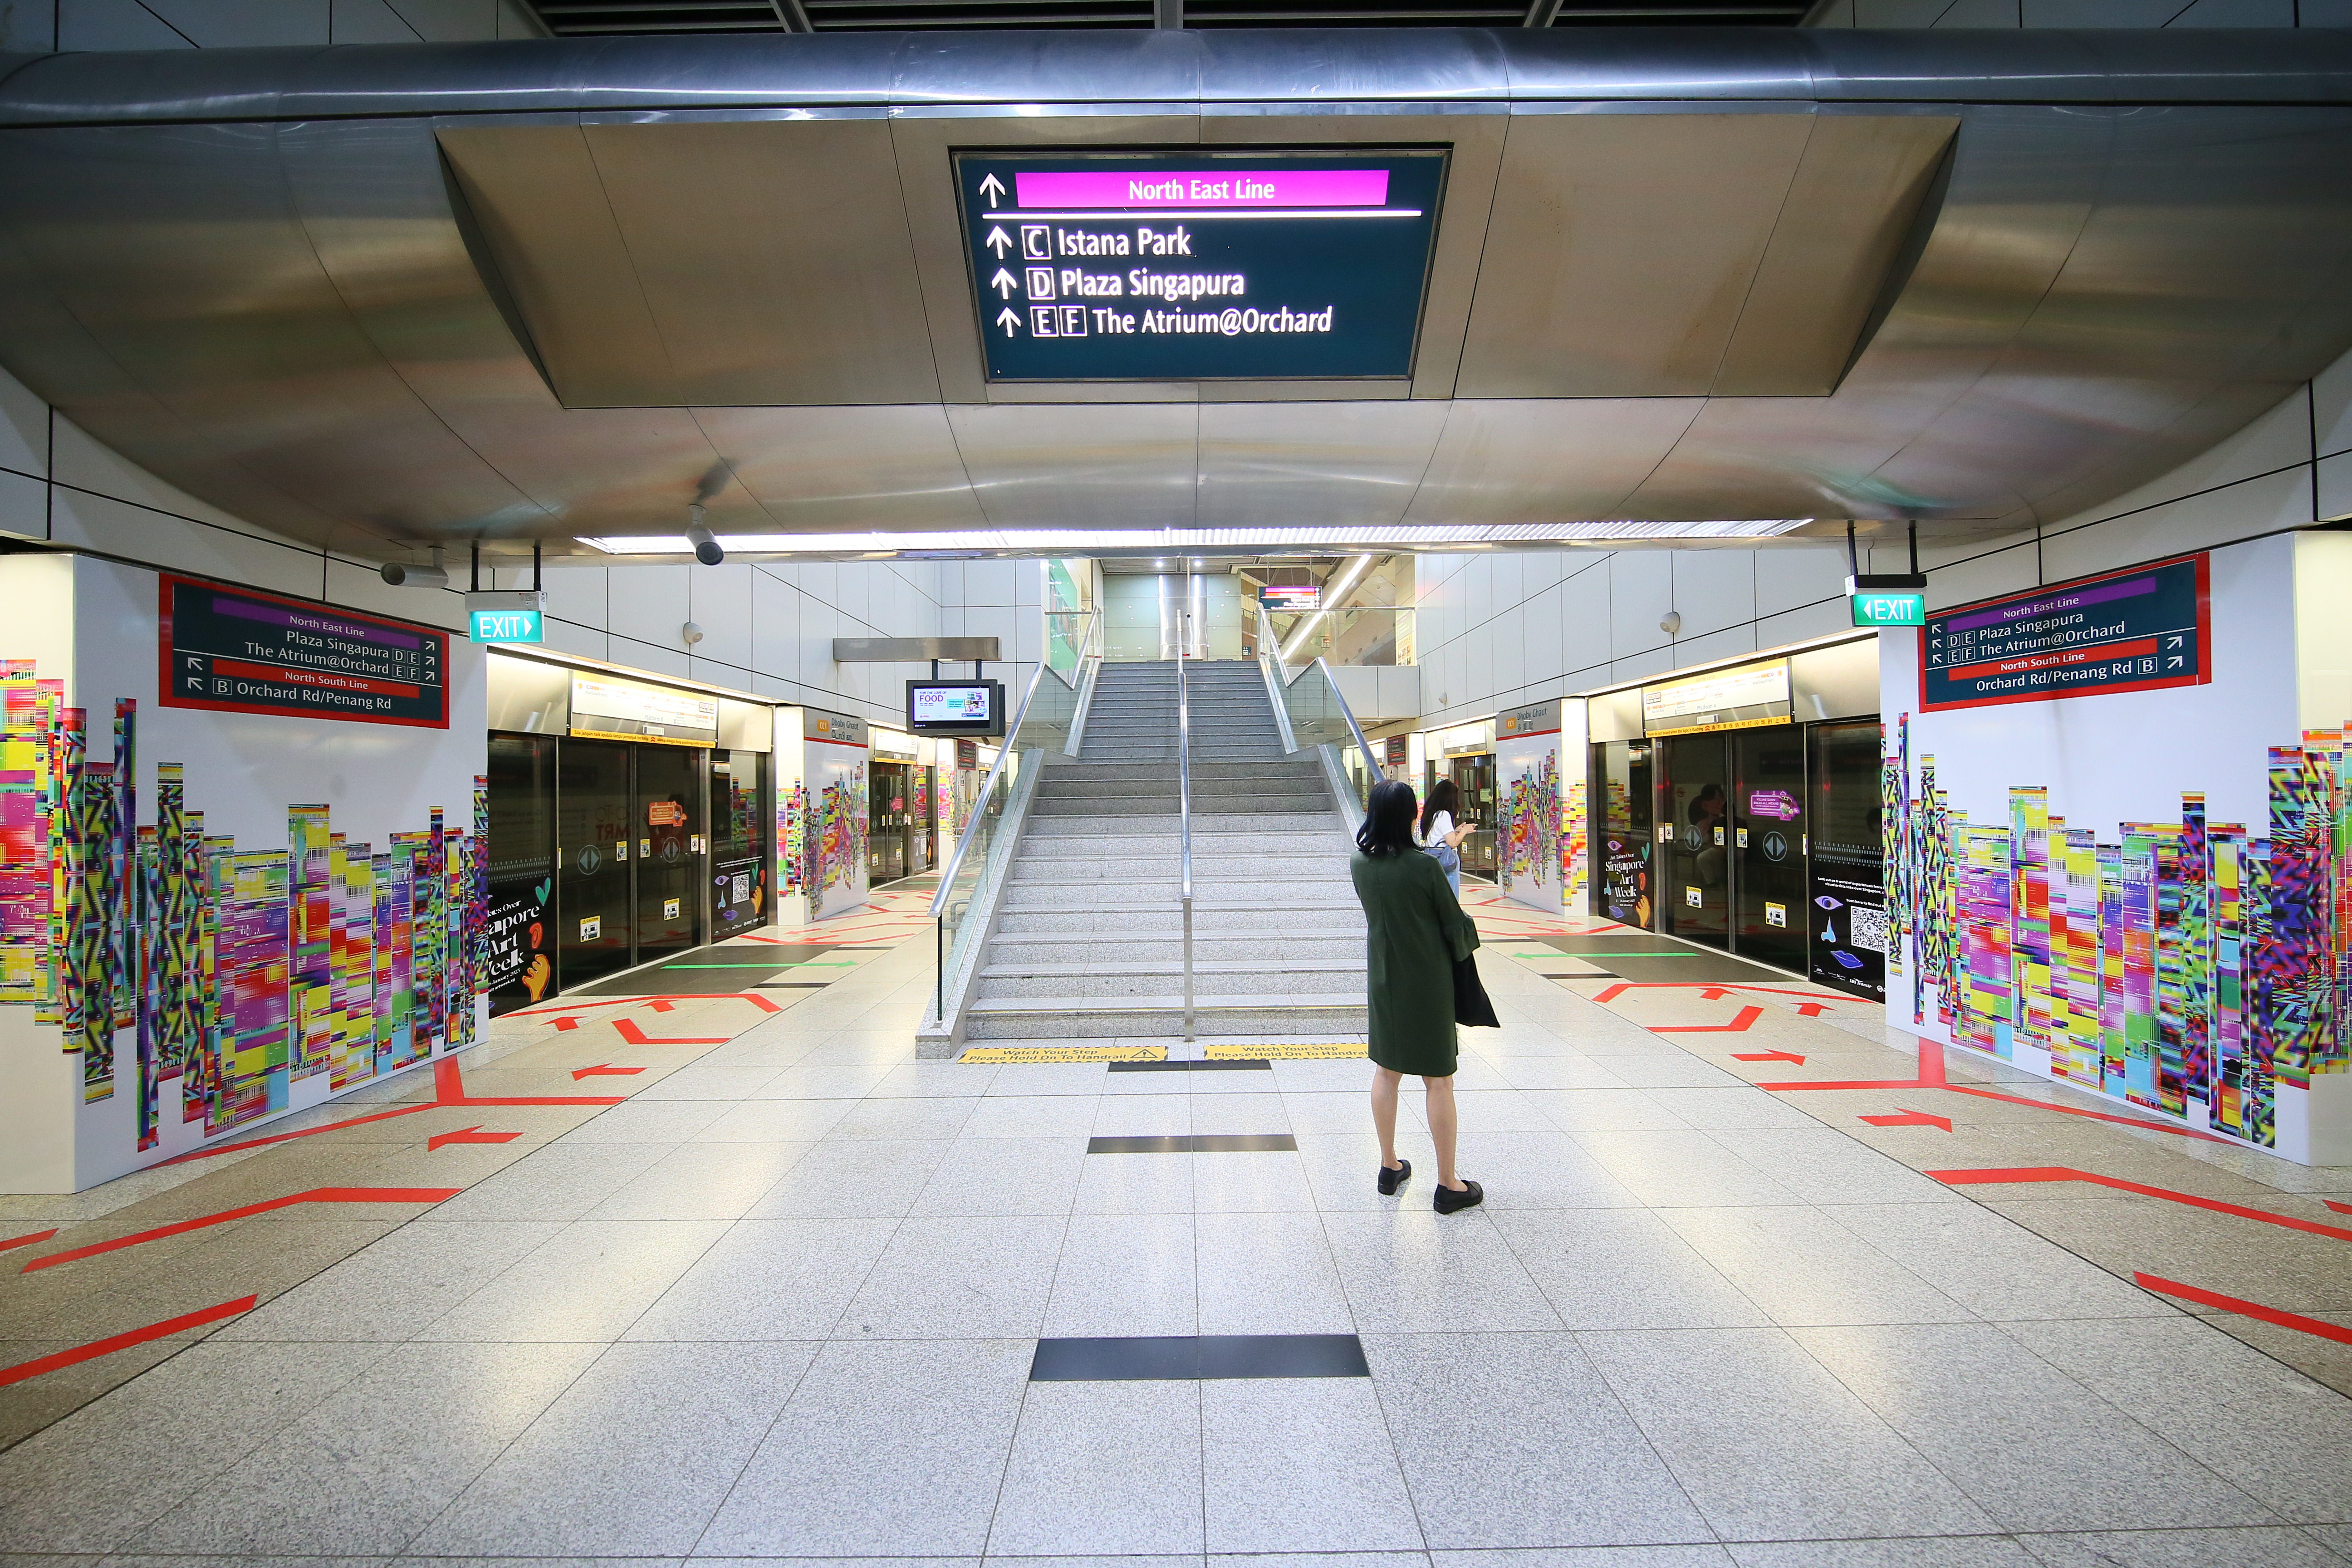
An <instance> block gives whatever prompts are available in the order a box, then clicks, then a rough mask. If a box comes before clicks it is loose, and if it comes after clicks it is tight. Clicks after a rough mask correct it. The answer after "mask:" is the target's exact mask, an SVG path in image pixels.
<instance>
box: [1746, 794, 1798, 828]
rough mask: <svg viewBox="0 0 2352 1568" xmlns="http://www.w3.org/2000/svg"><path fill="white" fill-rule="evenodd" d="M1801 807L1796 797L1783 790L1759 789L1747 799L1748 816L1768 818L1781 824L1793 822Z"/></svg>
mask: <svg viewBox="0 0 2352 1568" xmlns="http://www.w3.org/2000/svg"><path fill="white" fill-rule="evenodd" d="M1802 810H1803V807H1801V806H1800V805H1798V804H1797V797H1796V796H1795V795H1790V793H1789V792H1788V791H1787V790H1784V789H1759V790H1757V791H1755V792H1753V793H1752V794H1750V795H1748V816H1769V817H1774V818H1777V819H1779V820H1780V821H1782V822H1794V821H1796V820H1797V816H1798V815H1799V813H1800V812H1801V811H1802Z"/></svg>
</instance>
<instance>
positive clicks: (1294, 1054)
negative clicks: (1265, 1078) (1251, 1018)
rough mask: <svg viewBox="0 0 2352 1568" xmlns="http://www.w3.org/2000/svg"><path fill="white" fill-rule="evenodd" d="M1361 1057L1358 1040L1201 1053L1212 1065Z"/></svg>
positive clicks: (1218, 1048) (1361, 1046)
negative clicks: (1278, 1059)
mask: <svg viewBox="0 0 2352 1568" xmlns="http://www.w3.org/2000/svg"><path fill="white" fill-rule="evenodd" d="M1364 1054H1365V1047H1364V1044H1363V1042H1361V1041H1356V1042H1354V1043H1352V1044H1350V1043H1349V1041H1346V1040H1326V1041H1311V1040H1310V1041H1308V1042H1307V1044H1305V1045H1289V1046H1209V1047H1204V1048H1203V1049H1202V1056H1204V1057H1205V1058H1207V1059H1208V1060H1210V1061H1213V1062H1235V1061H1242V1062H1248V1061H1272V1060H1274V1059H1276V1058H1281V1059H1282V1060H1284V1061H1323V1060H1334V1061H1361V1060H1363V1059H1364Z"/></svg>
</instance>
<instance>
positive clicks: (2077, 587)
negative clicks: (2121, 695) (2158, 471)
mask: <svg viewBox="0 0 2352 1568" xmlns="http://www.w3.org/2000/svg"><path fill="white" fill-rule="evenodd" d="M2212 643H2213V637H2212V606H2211V594H2210V585H2209V566H2208V563H2207V560H2206V557H2205V556H2204V555H2203V554H2201V553H2200V554H2197V555H2185V556H2181V557H2179V559H2177V560H2172V561H2159V562H2158V563H2156V564H2154V565H2152V566H2135V567H2132V568H2130V569H2129V570H2127V571H2123V572H2108V573H2104V574H2100V575H2099V576H2096V577H2084V578H2081V579H2079V580H2077V581H2075V582H2072V583H2062V584H2058V585H2057V586H2055V587H2051V588H2037V589H2035V590H2034V591H2033V592H2032V593H2030V594H2019V595H2013V596H2011V597H2009V598H2004V599H1988V600H1986V601H1984V602H1982V603H1980V604H1975V605H1961V606H1960V607H1958V608H1957V609H1953V610H1947V611H1944V612H1941V613H1939V614H1937V616H1934V617H1933V618H1931V619H1930V620H1929V621H1928V622H1927V626H1926V627H1925V629H1923V630H1922V631H1921V632H1920V634H1919V705H1920V707H1921V708H1922V709H1923V710H1926V711H1928V712H1934V711H1936V710H1939V709H1946V708H1981V707H1989V706H1990V705H1992V704H1995V703H2001V702H2047V701H2050V700H2053V699H2055V698H2060V697H2095V696H2100V695H2103V694H2105V693H2109V692H2116V691H2154V690H2159V689H2163V688H2166V687H2172V686H2202V685H2204V684H2205V683H2206V682H2208V681H2210V680H2211V679H2213V667H2212V660H2211V648H2212Z"/></svg>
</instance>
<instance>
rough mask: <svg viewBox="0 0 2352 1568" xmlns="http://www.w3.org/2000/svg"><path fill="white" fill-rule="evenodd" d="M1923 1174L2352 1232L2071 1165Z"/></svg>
mask: <svg viewBox="0 0 2352 1568" xmlns="http://www.w3.org/2000/svg"><path fill="white" fill-rule="evenodd" d="M1864 1120H1865V1121H1867V1120H1868V1118H1864ZM1925 1174H1926V1175H1927V1176H1928V1177H1930V1178H1931V1179H1933V1180H1935V1181H1938V1182H1941V1183H1943V1184H1945V1185H1946V1186H1949V1187H1968V1186H1993V1185H2000V1184H2007V1183H2011V1182H2016V1183H2026V1182H2091V1183H2094V1184H2097V1185H2099V1186H2102V1187H2113V1188H2114V1189H2116V1191H2117V1192H2119V1193H2137V1194H2139V1195H2140V1196H2142V1197H2145V1198H2162V1199H2163V1200H2164V1201H2165V1202H2167V1203H2172V1204H2186V1205H2189V1207H2190V1208H2200V1209H2210V1210H2212V1211H2213V1212H2214V1213H2215V1214H2226V1215H2237V1216H2238V1217H2239V1218H2240V1219H2253V1220H2260V1221H2262V1223H2263V1224H2264V1225H2276V1226H2285V1227H2286V1228H2287V1229H2289V1230H2305V1231H2309V1232H2310V1233H2311V1234H2312V1235H2314V1236H2326V1237H2334V1238H2335V1239H2336V1240H2337V1241H2352V1230H2347V1229H2345V1228H2344V1227H2343V1226H2338V1225H2322V1224H2320V1223H2319V1222H2318V1221H2317V1220H2313V1219H2297V1218H2295V1217H2294V1215H2290V1214H2273V1213H2272V1212H2271V1211H2270V1210H2268V1209H2257V1208H2248V1207H2246V1206H2245V1205H2243V1204H2231V1203H2223V1202H2222V1201H2221V1199H2219V1198H2200V1197H2199V1196H2198V1195H2197V1194H2194V1193H2183V1192H2176V1191H2175V1190H2173V1189H2172V1188H2170V1187H2151V1186H2149V1185H2148V1184H2146V1183H2145V1182H2126V1181H2125V1180H2124V1179H2123V1178H2122V1177H2120V1176H2102V1175H2100V1174H2099V1173H2097V1172H2095V1171H2079V1170H2076V1169H2075V1168H2074V1166H2072V1165H2020V1166H2012V1167H2009V1168H2006V1169H1993V1170H1978V1171H1928V1172H1926V1173H1925ZM2329 1206H2330V1207H2331V1208H2332V1207H2334V1206H2335V1205H2329Z"/></svg>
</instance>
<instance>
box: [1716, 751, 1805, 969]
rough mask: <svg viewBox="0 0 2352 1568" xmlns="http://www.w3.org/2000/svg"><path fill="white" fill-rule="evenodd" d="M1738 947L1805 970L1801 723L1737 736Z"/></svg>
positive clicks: (1733, 810)
mask: <svg viewBox="0 0 2352 1568" xmlns="http://www.w3.org/2000/svg"><path fill="white" fill-rule="evenodd" d="M1731 741H1732V760H1733V762H1734V763H1736V764H1737V771H1736V774H1735V776H1736V779H1737V784H1736V785H1735V787H1734V788H1733V790H1732V792H1731V839H1732V844H1731V849H1732V858H1733V859H1734V860H1736V861H1737V862H1738V875H1737V877H1736V878H1735V879H1734V888H1733V891H1734V901H1733V917H1734V921H1735V924H1736V927H1737V931H1736V934H1735V936H1734V938H1733V945H1734V947H1735V949H1736V950H1737V951H1738V952H1739V954H1740V955H1741V956H1742V957H1744V958H1752V959H1755V960H1756V961H1757V962H1758V963H1770V964H1777V965H1778V966H1780V968H1782V969H1789V970H1794V971H1795V972H1796V973H1799V974H1802V973H1804V972H1805V925H1806V921H1805V836H1806V833H1807V831H1808V826H1809V824H1808V820H1807V819H1808V817H1809V816H1810V813H1809V812H1808V811H1807V809H1806V805H1807V803H1808V801H1809V800H1810V798H1811V797H1810V796H1809V795H1807V793H1806V790H1805V735H1804V731H1802V730H1801V729H1800V728H1798V727H1797V726H1796V725H1794V724H1775V725H1772V726H1769V728H1759V729H1754V730H1740V731H1735V732H1734V733H1733V735H1732V737H1731Z"/></svg>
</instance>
